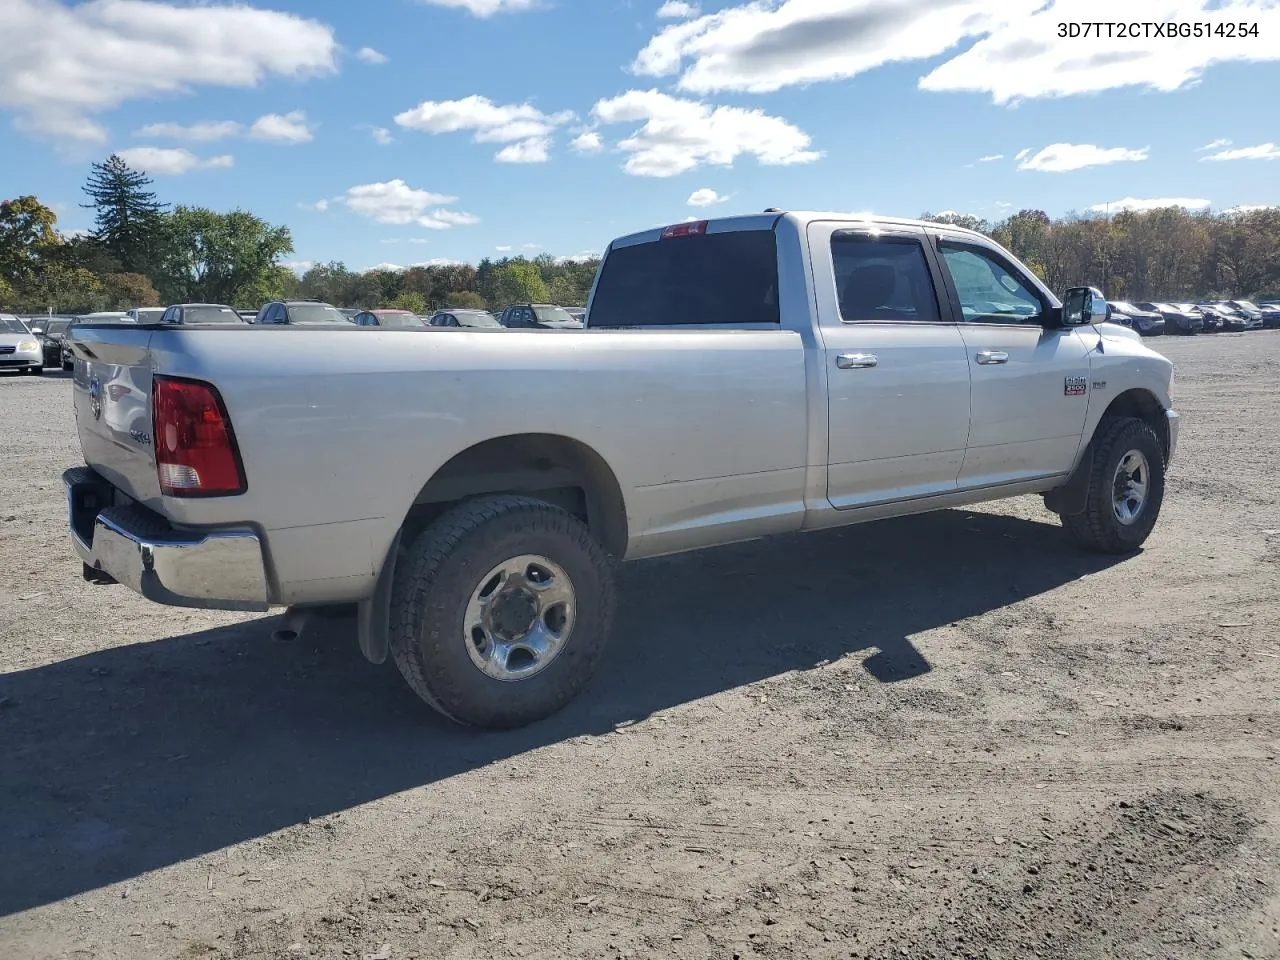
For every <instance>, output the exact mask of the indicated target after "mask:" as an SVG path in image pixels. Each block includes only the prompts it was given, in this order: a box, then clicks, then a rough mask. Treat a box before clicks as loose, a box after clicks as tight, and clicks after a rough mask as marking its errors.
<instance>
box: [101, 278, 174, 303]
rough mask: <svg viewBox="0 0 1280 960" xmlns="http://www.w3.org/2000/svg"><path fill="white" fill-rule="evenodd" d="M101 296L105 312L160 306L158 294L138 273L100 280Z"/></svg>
mask: <svg viewBox="0 0 1280 960" xmlns="http://www.w3.org/2000/svg"><path fill="white" fill-rule="evenodd" d="M102 295H103V297H104V298H105V300H106V304H107V305H106V308H105V309H107V310H128V309H130V308H132V307H158V306H160V294H159V293H157V292H156V288H155V287H153V286H152V285H151V281H150V280H148V279H147V278H146V277H144V276H143V275H142V274H140V273H111V274H108V275H107V276H105V277H103V278H102Z"/></svg>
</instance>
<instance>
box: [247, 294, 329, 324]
mask: <svg viewBox="0 0 1280 960" xmlns="http://www.w3.org/2000/svg"><path fill="white" fill-rule="evenodd" d="M253 322H254V323H256V324H260V325H264V326H265V325H269V324H288V325H290V326H308V327H314V326H327V325H328V324H331V323H350V322H351V321H350V320H348V319H347V317H346V315H344V314H343V313H342V311H341V310H339V309H338V308H337V307H335V306H334V305H333V304H331V303H321V302H320V301H318V300H273V301H271V302H270V303H264V304H263V305H262V309H261V310H259V311H258V316H257V318H256V319H255V320H254V321H253Z"/></svg>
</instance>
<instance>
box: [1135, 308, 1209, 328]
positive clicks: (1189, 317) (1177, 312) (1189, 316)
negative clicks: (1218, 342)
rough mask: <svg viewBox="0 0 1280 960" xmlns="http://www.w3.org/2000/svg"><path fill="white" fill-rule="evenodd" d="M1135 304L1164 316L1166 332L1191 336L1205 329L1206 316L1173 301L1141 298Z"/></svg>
mask: <svg viewBox="0 0 1280 960" xmlns="http://www.w3.org/2000/svg"><path fill="white" fill-rule="evenodd" d="M1134 306H1135V307H1139V308H1140V309H1142V310H1155V311H1156V312H1158V313H1159V314H1160V316H1162V317H1164V332H1165V333H1180V334H1183V335H1184V336H1190V335H1192V334H1195V333H1199V332H1200V331H1201V330H1203V329H1204V317H1202V316H1201V315H1200V314H1199V313H1188V312H1187V311H1186V310H1182V309H1180V308H1179V307H1176V306H1174V305H1173V304H1172V303H1164V302H1163V301H1161V302H1153V301H1150V300H1141V301H1138V302H1136V303H1134Z"/></svg>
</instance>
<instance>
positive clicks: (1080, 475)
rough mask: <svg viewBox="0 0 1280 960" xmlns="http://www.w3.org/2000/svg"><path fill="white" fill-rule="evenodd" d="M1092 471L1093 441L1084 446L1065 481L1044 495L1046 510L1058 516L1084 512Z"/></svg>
mask: <svg viewBox="0 0 1280 960" xmlns="http://www.w3.org/2000/svg"><path fill="white" fill-rule="evenodd" d="M1092 473H1093V441H1092V440H1090V441H1089V445H1088V446H1087V447H1085V448H1084V456H1082V457H1081V458H1080V462H1079V463H1078V464H1076V468H1075V470H1073V471H1072V472H1071V476H1069V477H1067V482H1066V483H1064V484H1063V485H1062V486H1060V487H1055V488H1054V489H1052V490H1050V491H1049V492H1048V493H1046V494H1045V495H1044V505H1045V509H1046V510H1051V511H1053V512H1054V513H1056V514H1059V515H1060V516H1072V515H1074V514H1077V513H1084V508H1085V503H1086V501H1087V500H1088V497H1089V477H1090V475H1091V474H1092Z"/></svg>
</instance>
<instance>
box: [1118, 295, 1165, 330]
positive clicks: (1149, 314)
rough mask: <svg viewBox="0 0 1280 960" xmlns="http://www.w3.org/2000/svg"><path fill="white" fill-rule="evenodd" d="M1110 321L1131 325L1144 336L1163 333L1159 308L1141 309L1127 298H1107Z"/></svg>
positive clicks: (1162, 319)
mask: <svg viewBox="0 0 1280 960" xmlns="http://www.w3.org/2000/svg"><path fill="white" fill-rule="evenodd" d="M1107 303H1108V304H1109V305H1110V307H1111V322H1112V323H1119V324H1123V325H1124V326H1126V327H1132V328H1133V329H1134V330H1137V331H1138V333H1140V334H1141V335H1142V336H1144V337H1158V336H1160V335H1161V334H1162V333H1164V317H1162V316H1160V311H1159V310H1143V309H1141V308H1140V307H1138V306H1137V305H1136V304H1133V303H1130V302H1129V301H1128V300H1108V301H1107Z"/></svg>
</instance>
